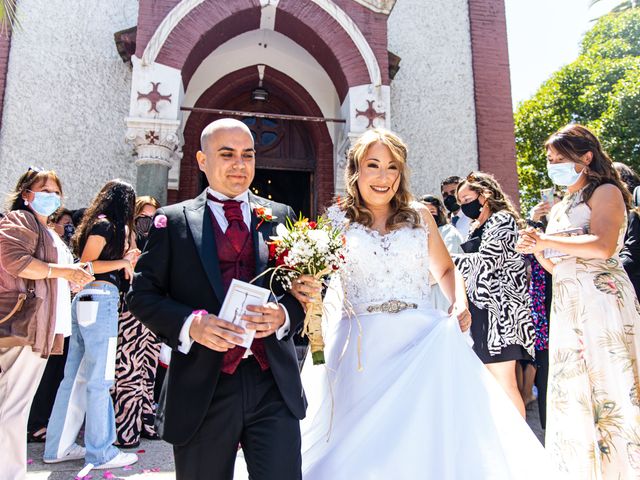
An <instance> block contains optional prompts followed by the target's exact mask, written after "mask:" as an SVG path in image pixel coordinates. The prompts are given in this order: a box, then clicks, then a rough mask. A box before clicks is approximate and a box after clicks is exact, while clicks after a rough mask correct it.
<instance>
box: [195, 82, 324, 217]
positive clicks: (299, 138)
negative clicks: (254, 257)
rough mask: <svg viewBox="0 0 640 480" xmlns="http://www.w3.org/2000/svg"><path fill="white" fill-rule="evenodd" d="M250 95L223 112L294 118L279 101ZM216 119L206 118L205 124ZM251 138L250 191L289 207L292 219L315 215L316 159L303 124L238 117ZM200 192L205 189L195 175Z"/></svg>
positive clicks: (216, 116) (226, 107) (225, 107)
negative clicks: (252, 172) (252, 166)
mask: <svg viewBox="0 0 640 480" xmlns="http://www.w3.org/2000/svg"><path fill="white" fill-rule="evenodd" d="M251 97H252V95H251V92H250V91H249V92H244V93H242V94H240V95H238V96H237V97H236V98H235V99H233V100H231V101H229V102H227V103H226V104H224V105H219V106H216V108H221V109H224V110H235V111H245V112H257V113H258V112H259V113H269V114H271V113H275V114H294V113H295V111H294V110H293V109H292V108H290V107H289V106H288V105H287V103H286V102H285V101H284V100H283V99H282V98H279V97H276V96H273V95H270V96H269V99H268V101H256V100H253V99H252V98H251ZM218 118H222V117H221V116H220V115H216V114H209V115H207V118H206V120H205V121H204V123H205V124H208V123H209V122H212V121H214V120H216V119H218ZM239 120H240V121H242V122H243V123H244V124H245V125H247V127H249V130H251V134H252V135H253V139H254V142H255V149H256V175H255V179H254V181H253V183H252V185H251V190H252V192H253V193H255V194H256V195H259V196H261V197H263V198H266V199H268V200H273V201H275V202H280V203H285V204H287V205H290V206H291V207H292V208H293V210H294V211H295V213H296V215H298V214H300V213H302V214H303V215H304V216H306V217H312V216H315V215H316V213H317V212H316V194H315V188H314V170H315V166H316V156H315V151H314V146H313V142H312V137H311V135H310V133H309V132H308V131H307V127H306V125H305V122H301V121H295V120H283V119H279V118H262V117H240V118H239ZM199 176H200V178H199V180H200V181H199V183H200V187H201V189H204V188H205V187H206V186H207V181H206V178H205V177H204V174H203V173H202V172H199Z"/></svg>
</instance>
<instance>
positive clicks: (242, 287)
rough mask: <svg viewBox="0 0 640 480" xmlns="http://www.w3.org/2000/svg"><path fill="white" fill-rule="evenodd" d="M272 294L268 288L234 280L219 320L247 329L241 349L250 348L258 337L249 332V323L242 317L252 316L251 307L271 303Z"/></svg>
mask: <svg viewBox="0 0 640 480" xmlns="http://www.w3.org/2000/svg"><path fill="white" fill-rule="evenodd" d="M270 296H271V292H270V291H269V290H267V289H266V288H262V287H258V286H256V285H252V284H250V283H247V282H243V281H241V280H237V279H235V278H234V279H233V280H232V281H231V285H229V290H228V291H227V295H226V297H224V302H222V308H221V309H220V314H219V315H218V318H221V319H222V320H226V321H227V322H231V323H233V324H234V325H238V326H239V327H242V328H244V329H245V334H244V335H243V336H242V337H243V342H242V343H239V344H238V345H240V346H241V347H245V348H249V347H251V343H252V342H253V337H255V335H256V331H255V330H247V329H246V328H247V327H246V325H247V322H245V321H244V320H242V316H243V315H245V314H249V315H252V313H251V312H249V311H248V310H247V307H248V306H249V305H256V306H262V305H264V304H265V303H267V302H268V301H269V297H270Z"/></svg>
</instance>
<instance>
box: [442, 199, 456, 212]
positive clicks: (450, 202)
mask: <svg viewBox="0 0 640 480" xmlns="http://www.w3.org/2000/svg"><path fill="white" fill-rule="evenodd" d="M444 206H445V208H446V209H447V210H449V211H450V212H457V211H458V210H460V205H458V202H456V197H454V196H453V195H447V196H446V197H445V199H444Z"/></svg>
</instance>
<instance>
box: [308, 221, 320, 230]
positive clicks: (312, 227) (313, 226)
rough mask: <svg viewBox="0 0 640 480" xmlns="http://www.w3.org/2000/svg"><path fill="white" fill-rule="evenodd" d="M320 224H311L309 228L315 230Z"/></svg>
mask: <svg viewBox="0 0 640 480" xmlns="http://www.w3.org/2000/svg"><path fill="white" fill-rule="evenodd" d="M317 226H318V224H317V223H316V222H309V228H310V229H311V230H315V229H316V227H317Z"/></svg>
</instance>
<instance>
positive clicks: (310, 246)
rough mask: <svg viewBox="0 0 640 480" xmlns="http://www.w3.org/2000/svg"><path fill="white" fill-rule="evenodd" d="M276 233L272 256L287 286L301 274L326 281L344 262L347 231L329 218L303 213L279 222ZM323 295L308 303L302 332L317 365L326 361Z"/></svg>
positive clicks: (271, 249)
mask: <svg viewBox="0 0 640 480" xmlns="http://www.w3.org/2000/svg"><path fill="white" fill-rule="evenodd" d="M276 233H277V236H276V237H271V240H272V242H270V244H269V250H270V252H269V253H270V257H271V258H273V259H275V261H276V266H275V268H274V277H275V279H276V280H278V281H280V282H281V283H282V285H283V287H284V288H286V289H290V288H291V284H292V282H293V281H294V280H295V279H296V278H298V277H299V276H300V275H311V276H312V277H314V278H316V279H318V280H320V281H322V282H324V281H325V280H326V278H327V277H328V276H329V275H330V274H332V273H334V272H336V271H338V270H339V269H340V267H341V266H342V265H343V264H344V256H343V253H342V252H343V248H344V235H343V233H342V231H341V230H339V229H338V228H335V227H334V226H333V225H332V224H331V223H330V222H329V221H328V220H327V219H326V218H324V217H318V219H317V220H316V221H315V222H313V221H309V220H308V219H306V218H303V217H302V216H300V217H299V219H298V221H296V222H292V221H291V220H289V219H288V220H287V223H286V226H285V225H283V224H280V225H278V227H277V228H276ZM321 324H322V295H321V294H318V295H317V297H316V298H313V300H312V301H311V302H310V303H309V304H308V305H307V313H306V316H305V319H304V327H303V330H302V334H303V335H306V336H307V337H308V338H309V344H310V347H311V356H312V358H313V364H314V365H320V364H323V363H324V341H323V338H322V325H321Z"/></svg>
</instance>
